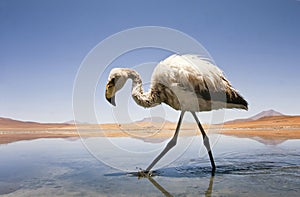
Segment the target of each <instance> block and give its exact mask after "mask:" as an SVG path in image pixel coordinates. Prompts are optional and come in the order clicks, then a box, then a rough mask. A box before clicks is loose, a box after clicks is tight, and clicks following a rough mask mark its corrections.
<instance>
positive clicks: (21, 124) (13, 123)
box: [0, 117, 66, 128]
mask: <svg viewBox="0 0 300 197" xmlns="http://www.w3.org/2000/svg"><path fill="white" fill-rule="evenodd" d="M45 126H51V127H53V126H55V127H61V126H66V124H63V123H38V122H31V121H20V120H14V119H11V118H3V117H0V128H28V127H32V128H39V127H45Z"/></svg>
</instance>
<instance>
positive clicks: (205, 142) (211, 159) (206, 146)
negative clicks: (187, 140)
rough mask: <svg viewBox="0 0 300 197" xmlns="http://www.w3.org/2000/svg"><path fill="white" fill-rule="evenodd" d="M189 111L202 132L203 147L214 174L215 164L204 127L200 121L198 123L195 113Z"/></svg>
mask: <svg viewBox="0 0 300 197" xmlns="http://www.w3.org/2000/svg"><path fill="white" fill-rule="evenodd" d="M191 113H192V115H193V116H194V118H195V120H196V122H197V125H198V127H199V129H200V131H201V134H202V137H203V143H204V146H205V148H206V150H207V152H208V155H209V159H210V163H211V167H212V173H213V174H214V172H215V170H216V165H215V162H214V157H213V155H212V152H211V148H210V144H209V139H208V137H207V135H206V133H205V131H204V129H203V127H202V125H201V123H200V121H199V119H198V117H197V115H196V113H195V112H191Z"/></svg>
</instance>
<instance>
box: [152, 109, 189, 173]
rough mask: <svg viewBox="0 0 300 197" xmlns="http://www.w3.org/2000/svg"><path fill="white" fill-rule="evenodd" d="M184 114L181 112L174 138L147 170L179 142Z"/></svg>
mask: <svg viewBox="0 0 300 197" xmlns="http://www.w3.org/2000/svg"><path fill="white" fill-rule="evenodd" d="M183 115H184V111H182V112H181V114H180V117H179V120H178V123H177V127H176V131H175V133H174V136H173V138H172V139H171V140H170V141H169V143H168V144H167V146H166V147H165V149H164V150H163V151H162V152H161V153H160V154H159V155H158V156H157V157H156V158H155V159H154V160H153V161H152V163H151V164H150V165H149V166H148V168H147V169H146V172H149V171H150V170H151V169H152V167H153V166H154V165H155V164H156V163H157V162H158V161H159V160H160V159H161V158H162V157H163V156H164V155H165V154H166V153H167V152H168V151H169V150H170V149H171V148H173V147H174V146H175V145H176V143H177V137H178V134H179V129H180V125H181V122H182V118H183Z"/></svg>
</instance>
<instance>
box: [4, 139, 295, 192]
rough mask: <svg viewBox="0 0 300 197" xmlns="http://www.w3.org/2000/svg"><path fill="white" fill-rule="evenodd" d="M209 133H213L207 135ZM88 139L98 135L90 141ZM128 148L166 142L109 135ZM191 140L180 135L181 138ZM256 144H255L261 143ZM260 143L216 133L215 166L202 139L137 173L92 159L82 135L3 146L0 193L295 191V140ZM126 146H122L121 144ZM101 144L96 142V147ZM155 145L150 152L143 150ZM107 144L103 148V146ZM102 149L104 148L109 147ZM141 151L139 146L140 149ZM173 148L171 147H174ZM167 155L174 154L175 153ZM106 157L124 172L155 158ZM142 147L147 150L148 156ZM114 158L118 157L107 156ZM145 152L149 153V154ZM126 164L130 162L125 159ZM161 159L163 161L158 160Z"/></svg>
mask: <svg viewBox="0 0 300 197" xmlns="http://www.w3.org/2000/svg"><path fill="white" fill-rule="evenodd" d="M212 138H214V136H212ZM89 140H96V141H98V140H100V141H101V138H98V139H89ZM111 140H112V141H114V142H118V143H120V144H122V146H124V147H123V149H124V148H128V149H130V150H131V151H132V150H134V148H135V147H136V148H137V152H138V153H139V152H142V150H141V149H140V146H141V145H142V146H143V147H145V150H146V151H148V152H152V153H153V155H155V154H157V151H158V152H159V151H160V149H159V148H158V147H162V145H163V146H164V145H165V144H166V143H167V141H162V142H160V143H156V144H153V143H152V144H151V143H146V142H143V141H141V140H138V139H132V138H113V139H111ZM185 140H186V141H191V140H190V139H189V138H187V137H181V140H179V142H178V147H180V143H183V142H185ZM259 141H260V142H259ZM261 142H262V140H258V141H257V139H255V140H253V139H246V138H236V137H230V136H224V135H220V136H218V139H217V140H215V145H213V153H214V156H215V161H216V165H217V170H216V174H215V176H213V177H212V176H211V172H210V163H209V160H208V157H207V155H206V154H205V153H206V152H205V149H204V148H203V146H202V144H201V143H202V140H201V138H200V137H196V138H195V139H194V140H193V141H192V143H191V144H190V146H189V147H188V148H187V149H186V150H184V151H182V152H183V153H182V152H180V153H181V155H180V157H177V158H176V160H175V161H173V162H172V163H170V164H169V165H167V166H163V167H161V168H158V169H156V170H155V171H154V176H152V177H150V178H141V179H139V178H138V177H137V176H134V175H133V173H130V172H124V171H122V170H119V169H114V168H112V167H110V166H107V165H105V164H103V163H102V162H100V161H99V160H98V159H96V158H95V157H94V156H92V155H91V154H90V153H89V152H88V151H87V149H86V148H85V147H84V146H83V144H82V141H81V140H80V139H38V140H31V141H20V142H15V143H10V144H4V145H0V161H1V162H0V194H1V195H4V196H50V195H51V196H83V195H85V196H164V195H165V196H199V195H200V196H298V195H297V194H298V193H299V192H300V152H299V148H300V143H299V142H300V140H289V141H281V142H274V143H273V145H266V144H272V143H269V142H265V143H266V144H263V143H261ZM127 145H128V146H129V147H126V146H127ZM100 147H101V146H100ZM147 147H148V148H149V147H152V148H153V149H154V150H156V149H158V150H157V151H152V149H151V150H148V149H147ZM104 148H105V147H104ZM106 148H107V147H106ZM145 150H143V151H145ZM172 151H173V150H172ZM172 151H171V152H170V155H171V156H172V155H175V154H176V153H178V152H176V151H173V152H172ZM102 152H103V153H104V156H105V154H106V153H107V154H109V155H106V157H104V156H103V155H102V156H103V159H104V160H105V159H108V160H105V162H119V163H118V166H122V165H124V169H128V167H127V165H129V164H130V162H131V165H133V166H134V168H136V167H138V168H145V167H147V164H149V161H151V160H152V159H153V158H149V159H148V158H144V157H143V156H140V155H139V157H137V158H128V157H126V156H124V155H119V157H118V153H112V151H109V150H104V149H103V150H102ZM148 152H147V153H148ZM111 157H118V159H116V160H113V161H112V160H109V159H110V158H111ZM147 157H148V155H147ZM129 161H130V162H129ZM162 163H163V162H162Z"/></svg>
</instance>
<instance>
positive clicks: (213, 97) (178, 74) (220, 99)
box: [105, 54, 248, 174]
mask: <svg viewBox="0 0 300 197" xmlns="http://www.w3.org/2000/svg"><path fill="white" fill-rule="evenodd" d="M127 79H131V80H132V90H131V94H132V97H133V99H134V101H135V102H136V103H137V104H138V105H140V106H142V107H145V108H149V107H154V106H156V105H159V104H161V103H165V104H167V105H169V106H171V107H172V108H173V109H175V110H180V111H181V113H180V116H179V120H178V123H177V126H176V130H175V133H174V135H173V137H172V139H171V140H170V141H169V142H168V144H167V146H166V147H165V148H164V150H163V151H162V152H161V153H160V154H159V155H158V156H157V157H156V158H155V159H154V160H153V161H152V163H150V165H149V166H148V167H147V169H146V170H145V171H143V173H144V174H148V173H150V170H151V169H152V168H153V166H154V165H155V164H156V163H157V162H158V161H159V160H160V159H161V158H162V157H163V156H164V155H165V154H166V153H167V152H168V151H169V150H170V149H172V148H173V147H174V146H175V145H176V143H177V138H178V134H179V130H180V126H181V122H182V119H183V116H184V114H185V112H190V113H191V114H192V116H193V117H194V119H195V121H196V123H197V125H198V127H199V129H200V131H201V134H202V137H203V144H204V146H205V147H206V149H207V152H208V156H209V159H210V163H211V167H212V173H214V172H215V170H216V165H215V162H214V158H213V154H212V150H211V147H210V143H209V138H208V136H207V135H206V133H205V131H204V129H203V127H202V125H201V123H200V121H199V119H198V117H197V115H196V112H201V111H211V110H216V109H222V108H237V109H244V110H248V103H247V101H246V100H245V99H244V98H243V97H242V96H241V95H240V94H239V93H238V91H237V90H235V89H234V88H233V87H232V86H231V84H230V82H229V81H228V80H227V79H226V78H225V76H224V74H223V72H222V71H221V69H219V68H218V67H217V66H216V65H214V63H213V62H212V61H210V60H209V59H207V58H203V57H201V56H200V55H197V54H183V55H178V54H173V55H171V56H169V57H168V58H166V59H165V60H163V61H161V62H160V63H158V64H157V66H156V67H155V69H154V71H153V73H152V77H151V86H150V88H149V91H148V92H144V90H143V87H142V80H141V77H140V75H139V74H138V73H137V72H136V71H135V70H133V69H129V68H114V69H112V70H111V72H110V74H109V77H108V82H107V84H106V92H105V96H106V99H107V101H108V102H109V103H111V104H112V105H114V106H116V103H115V95H116V93H117V92H118V91H119V90H120V89H121V88H122V87H123V86H124V84H125V83H126V81H127Z"/></svg>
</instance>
